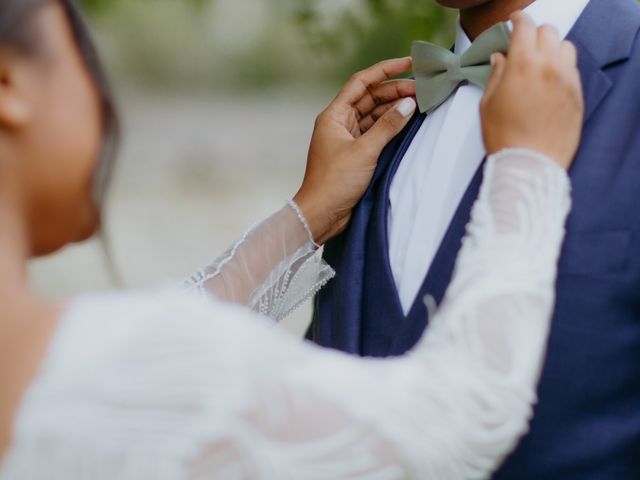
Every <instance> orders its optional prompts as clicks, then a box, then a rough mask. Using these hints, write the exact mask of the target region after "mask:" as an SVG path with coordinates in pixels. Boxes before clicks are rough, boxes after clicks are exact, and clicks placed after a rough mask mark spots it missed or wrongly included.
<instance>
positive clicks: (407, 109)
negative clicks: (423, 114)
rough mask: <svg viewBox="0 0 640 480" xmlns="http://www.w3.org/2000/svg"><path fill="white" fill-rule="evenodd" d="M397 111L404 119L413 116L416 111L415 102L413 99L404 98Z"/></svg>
mask: <svg viewBox="0 0 640 480" xmlns="http://www.w3.org/2000/svg"><path fill="white" fill-rule="evenodd" d="M398 111H399V112H400V115H402V116H403V117H404V118H407V117H408V116H410V115H413V112H415V111H416V101H415V100H414V99H413V98H405V99H404V100H402V101H401V102H400V104H399V105H398Z"/></svg>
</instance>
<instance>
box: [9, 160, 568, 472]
mask: <svg viewBox="0 0 640 480" xmlns="http://www.w3.org/2000/svg"><path fill="white" fill-rule="evenodd" d="M569 190H570V188H569V182H568V179H567V176H566V174H565V172H564V171H563V170H561V169H560V168H558V167H557V166H556V165H555V164H553V163H552V162H551V161H550V160H548V159H546V158H544V157H541V156H539V155H536V154H534V153H532V152H527V151H521V150H520V151H519V150H512V151H505V152H503V153H501V154H499V155H498V156H495V157H492V158H490V159H489V161H488V164H487V167H486V173H485V181H484V185H483V187H482V191H481V194H480V198H479V200H478V201H477V203H476V205H475V207H474V210H473V218H472V221H471V224H470V226H469V233H468V235H467V237H466V239H465V241H464V245H463V248H462V252H461V254H460V258H459V260H458V263H457V267H456V271H455V275H454V279H453V282H452V284H451V286H450V288H449V290H448V292H447V295H446V298H445V300H444V302H443V304H442V305H441V308H440V309H439V311H438V313H437V315H436V317H435V318H434V319H433V321H432V322H431V325H430V326H429V328H428V329H427V332H426V334H425V336H424V338H423V339H422V340H421V342H420V343H419V345H418V346H417V347H416V348H415V349H414V350H413V351H412V352H410V353H409V354H408V355H406V356H405V357H401V358H396V359H391V360H374V359H360V358H355V357H351V356H347V355H345V354H341V353H337V352H333V351H327V350H323V349H321V348H318V347H315V346H313V345H310V344H306V343H303V342H301V341H299V340H297V339H295V338H293V337H291V336H290V335H288V334H287V333H284V332H283V331H281V330H280V329H279V327H278V326H275V325H272V324H271V322H267V321H265V320H264V317H262V316H260V315H257V314H256V313H253V312H251V311H250V310H249V309H248V308H246V307H242V306H238V305H237V304H245V305H248V306H250V307H251V308H252V309H253V310H255V311H257V312H260V313H262V314H264V315H267V316H270V317H272V318H275V319H279V318H281V317H283V316H284V315H286V314H287V312H289V311H290V310H291V309H292V308H294V307H295V306H296V305H297V304H299V303H300V302H301V301H303V300H304V299H306V298H308V297H309V296H310V295H312V294H313V293H314V292H316V290H317V289H318V288H320V287H321V286H322V285H323V284H324V283H325V282H326V281H327V280H328V279H330V277H331V276H332V275H333V272H332V271H331V269H330V268H329V267H328V266H327V265H325V264H324V263H323V262H322V261H321V259H320V257H319V254H318V253H317V251H316V247H315V246H314V244H313V242H312V241H311V240H310V236H309V233H308V229H307V228H306V227H305V225H304V223H303V218H302V217H299V216H298V214H297V213H296V211H295V208H294V207H295V206H294V205H290V206H287V207H286V208H284V209H283V210H282V211H280V212H279V213H277V214H275V215H274V216H273V217H271V218H270V219H268V220H267V221H266V222H263V223H262V224H260V225H259V226H257V227H255V228H254V229H252V230H251V231H250V232H249V233H248V234H247V235H246V236H245V237H244V238H243V239H242V240H241V241H240V242H238V244H236V245H235V246H234V248H233V249H232V250H230V251H229V252H228V253H227V254H225V255H224V256H223V257H222V258H221V259H220V260H218V261H217V262H216V263H214V264H213V265H212V266H210V267H208V268H207V269H205V270H204V271H202V272H200V273H198V274H197V275H195V276H194V277H193V278H192V279H191V281H190V288H191V289H193V290H198V291H200V292H207V294H205V295H200V296H198V295H194V293H193V292H191V293H185V292H178V291H162V292H152V293H114V294H108V295H93V296H85V297H83V298H80V299H79V300H77V301H75V302H73V304H72V305H71V306H70V308H69V310H68V311H67V313H66V315H65V316H64V318H63V319H62V321H61V324H60V326H59V328H58V330H57V332H56V334H55V336H54V338H53V341H52V344H51V346H50V350H49V352H48V354H47V356H46V358H45V360H44V362H43V365H42V367H41V370H40V372H39V374H38V376H37V378H35V380H34V382H33V383H32V385H31V387H30V388H29V389H28V391H27V393H26V395H25V396H24V399H23V402H22V404H21V407H20V409H19V412H18V415H17V418H16V422H15V425H14V428H13V441H12V446H11V447H10V449H9V450H8V451H7V453H6V455H5V458H4V462H3V464H2V468H1V469H0V472H1V473H0V478H2V479H3V480H6V479H9V480H31V479H53V480H58V479H64V480H72V479H91V480H102V479H104V480H107V479H109V480H116V479H123V480H124V479H130V480H145V479H153V480H162V479H167V480H179V479H205V478H207V479H209V478H216V479H276V480H279V479H296V480H301V479H314V480H315V479H318V480H319V479H331V480H336V479H371V480H383V479H409V478H411V479H421V480H422V479H479V478H484V477H486V476H487V475H489V474H490V472H491V471H492V470H494V469H495V468H496V466H497V465H498V464H499V463H500V461H501V459H502V458H503V457H504V456H505V455H506V454H507V453H508V452H509V451H510V449H511V448H512V447H513V446H514V445H515V442H516V441H517V440H518V438H519V437H520V436H521V435H522V434H523V433H524V432H525V431H526V429H527V424H528V420H529V417H530V416H531V411H532V405H533V403H534V401H535V398H536V395H535V387H536V383H537V379H538V375H539V370H540V367H541V363H542V359H543V354H544V350H545V344H546V339H547V335H548V327H549V321H550V316H551V315H550V314H551V310H552V307H553V301H554V280H555V274H556V262H557V257H558V252H559V248H560V244H561V241H562V239H563V234H564V222H565V219H566V215H567V213H568V211H569V206H570V194H569ZM298 213H299V212H298ZM299 218H300V219H299ZM209 294H212V295H209ZM216 298H217V299H216ZM230 302H235V304H236V305H234V304H232V303H230Z"/></svg>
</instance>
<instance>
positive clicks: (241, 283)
mask: <svg viewBox="0 0 640 480" xmlns="http://www.w3.org/2000/svg"><path fill="white" fill-rule="evenodd" d="M318 249H319V247H318V245H316V244H315V242H314V241H313V238H312V236H311V231H310V230H309V226H308V224H307V222H306V220H305V218H304V216H303V215H302V212H301V211H300V209H299V208H298V206H297V205H296V203H295V202H293V201H290V202H289V204H288V205H287V206H285V207H284V208H283V209H282V210H280V211H279V212H277V213H275V214H274V215H272V216H271V217H269V218H268V219H267V220H265V221H264V222H262V223H260V224H258V225H257V226H255V227H253V228H252V229H250V230H249V231H248V232H247V233H246V234H245V235H244V236H243V237H242V238H241V239H240V240H239V241H238V242H236V243H235V244H234V245H233V246H232V247H231V248H230V249H229V250H228V251H226V252H225V253H224V254H222V255H221V256H220V257H219V258H218V259H216V260H215V261H214V262H213V263H212V264H210V265H208V266H207V267H205V268H203V269H202V270H200V271H198V272H197V273H195V274H194V275H192V276H191V277H190V278H189V279H188V280H187V281H186V282H185V286H186V288H187V289H192V290H195V291H198V292H200V293H202V294H205V293H206V294H211V295H213V296H214V297H216V298H218V299H219V300H222V301H227V302H232V303H238V304H241V305H246V306H248V307H249V308H251V309H252V310H255V311H257V312H259V313H261V314H263V315H265V316H268V317H270V318H272V319H274V320H276V321H279V320H281V319H283V318H284V317H286V316H287V315H288V314H289V313H291V311H293V310H294V309H295V308H297V307H298V306H299V305H300V304H301V303H303V302H305V301H306V300H307V299H309V298H310V297H312V296H313V295H315V294H316V293H317V291H318V290H319V289H320V288H322V286H324V285H325V284H326V283H327V282H328V281H329V280H330V279H331V278H333V276H334V275H335V272H334V271H333V269H332V268H331V267H329V265H327V264H326V263H325V262H324V261H323V260H322V255H321V254H320V252H319V251H318Z"/></svg>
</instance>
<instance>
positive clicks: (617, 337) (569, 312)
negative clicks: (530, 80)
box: [309, 0, 640, 480]
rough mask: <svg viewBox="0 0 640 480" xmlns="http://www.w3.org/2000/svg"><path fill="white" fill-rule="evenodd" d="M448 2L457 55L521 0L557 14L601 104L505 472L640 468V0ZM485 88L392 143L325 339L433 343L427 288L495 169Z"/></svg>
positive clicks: (377, 350) (356, 221) (535, 11)
mask: <svg viewBox="0 0 640 480" xmlns="http://www.w3.org/2000/svg"><path fill="white" fill-rule="evenodd" d="M416 1H425V0H416ZM438 1H439V3H441V4H442V5H444V6H447V7H456V8H459V9H460V23H461V27H459V28H458V35H457V39H456V44H455V49H454V50H455V53H456V54H458V55H461V54H462V53H463V52H465V51H466V50H467V48H469V46H470V42H471V39H474V38H475V37H477V36H478V35H479V34H480V33H482V32H483V31H485V30H486V29H488V28H489V27H491V26H492V25H493V24H495V23H497V22H499V21H502V20H505V19H506V18H507V17H508V16H509V14H510V13H512V12H513V11H514V10H517V9H522V8H525V11H526V12H527V13H528V14H529V15H530V16H531V17H532V18H533V19H534V20H535V21H536V23H538V24H543V23H548V24H552V25H554V26H555V27H556V28H557V29H558V30H559V31H560V34H561V35H562V36H567V38H568V39H569V40H572V41H573V42H574V43H575V44H576V46H577V48H578V51H579V67H580V72H581V76H582V82H583V86H584V94H585V102H586V117H585V124H584V138H583V142H582V145H581V148H580V151H579V153H578V156H577V159H576V162H575V163H574V166H573V168H572V170H571V178H572V183H573V200H574V207H573V213H572V214H571V216H570V218H569V221H568V225H567V236H566V242H565V246H564V249H563V253H562V256H561V260H560V265H559V277H558V282H557V305H556V310H555V315H554V319H553V326H552V331H551V337H550V343H549V349H548V357H547V362H546V364H545V367H544V371H543V374H542V379H541V382H540V387H539V405H538V407H537V409H536V415H535V418H534V419H533V422H532V424H531V430H530V433H529V434H528V435H527V436H526V437H525V438H524V439H523V440H522V441H521V443H520V445H519V447H518V448H517V449H516V451H515V452H514V453H513V454H512V455H511V457H509V458H508V459H507V461H506V463H505V464H504V465H503V466H502V468H501V469H500V470H499V471H498V472H497V473H496V475H495V477H494V478H495V479H498V480H542V479H544V480H556V479H557V480H627V479H629V480H631V479H640V35H639V31H640V7H638V5H637V4H636V3H635V0H590V1H589V0H537V1H532V0H438ZM522 94H523V95H526V94H527V92H522ZM481 96H482V91H481V90H480V88H478V87H476V86H475V85H473V84H469V83H462V84H461V85H460V86H459V87H458V88H457V90H456V91H455V93H454V94H453V95H452V96H450V97H449V98H448V100H446V101H445V103H443V104H442V105H440V106H439V107H438V108H437V109H435V110H433V111H431V112H430V113H429V114H428V115H425V114H422V115H417V116H416V117H415V118H414V119H413V121H412V122H411V123H410V124H409V125H408V126H407V128H406V129H405V131H404V132H403V133H402V134H401V135H400V136H398V137H397V138H396V139H395V140H394V141H393V142H392V143H391V144H390V145H389V146H388V147H387V148H386V150H385V151H384V152H383V154H382V156H381V157H380V162H379V165H378V169H377V172H376V174H375V177H374V180H373V183H372V185H371V186H370V188H369V190H368V192H367V193H366V195H365V197H364V198H363V200H362V201H361V203H360V204H359V206H358V207H357V210H356V212H355V213H354V216H353V220H352V223H351V226H350V227H349V229H348V230H347V231H346V232H345V233H344V234H342V235H341V236H340V237H338V238H337V239H335V240H333V241H331V242H330V243H329V244H327V246H326V249H325V258H326V260H327V261H328V262H329V263H330V264H331V265H332V266H333V267H334V268H335V269H336V270H337V273H338V276H337V278H336V280H334V282H332V283H331V284H330V285H329V286H328V287H327V288H326V289H325V290H324V291H323V292H322V293H321V294H320V295H319V296H318V298H317V301H316V311H315V315H314V321H313V324H312V326H311V329H310V331H309V336H310V338H312V339H313V340H314V341H316V342H317V343H319V344H321V345H324V346H327V347H333V348H336V349H340V350H343V351H346V352H350V353H354V354H359V355H364V356H376V357H384V356H393V355H400V354H403V353H405V352H406V351H407V350H409V349H410V348H411V347H413V346H414V345H415V343H416V342H417V341H418V339H419V338H420V336H421V334H422V332H423V330H424V328H425V326H426V325H427V324H428V322H429V314H430V313H432V312H430V311H428V309H427V308H426V307H425V302H424V301H423V300H424V299H425V298H427V299H428V300H429V301H428V302H427V304H429V303H430V304H434V303H435V304H438V303H440V302H441V301H442V298H443V295H444V292H445V290H446V288H447V285H448V283H449V281H450V279H451V275H452V271H453V268H454V264H455V260H456V256H457V254H458V251H459V249H460V246H461V239H462V238H463V236H464V234H465V226H466V224H467V222H468V220H469V217H470V209H471V207H472V205H473V203H474V201H475V199H476V197H477V195H478V190H479V187H480V184H481V182H482V167H483V162H484V156H485V153H484V149H483V145H482V139H481V129H480V119H479V114H478V105H479V102H480V99H481ZM429 310H431V309H429Z"/></svg>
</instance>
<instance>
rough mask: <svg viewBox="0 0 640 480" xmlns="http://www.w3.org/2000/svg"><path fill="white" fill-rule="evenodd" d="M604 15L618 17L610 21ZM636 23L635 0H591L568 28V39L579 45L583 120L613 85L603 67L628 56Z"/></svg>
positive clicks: (639, 19) (638, 21)
mask: <svg viewBox="0 0 640 480" xmlns="http://www.w3.org/2000/svg"><path fill="white" fill-rule="evenodd" d="M607 18H616V19H621V20H620V21H618V20H616V24H615V25H611V24H610V23H609V22H607V21H605V19H607ZM639 27H640V14H639V8H638V5H637V4H636V3H635V0H591V2H590V3H589V4H588V5H587V7H586V8H585V10H584V12H583V13H582V15H581V16H580V18H579V19H578V21H577V22H576V24H575V25H574V27H573V28H572V29H571V32H569V35H568V36H567V39H568V40H571V41H572V42H573V43H574V44H575V45H576V47H577V49H578V67H579V69H580V75H581V77H582V85H583V89H584V100H585V120H584V121H585V123H587V122H588V121H589V119H590V118H591V116H592V115H593V113H594V112H595V111H596V109H597V107H598V105H600V103H601V102H602V101H603V100H604V98H605V97H606V96H607V94H608V93H609V90H610V89H611V88H612V86H613V82H612V81H611V79H610V78H609V76H608V75H607V74H606V70H607V69H608V68H609V67H611V66H613V65H616V64H619V63H621V62H625V61H626V60H628V59H629V56H630V55H631V51H632V49H633V45H634V41H635V38H636V35H637V34H638V28H639Z"/></svg>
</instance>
